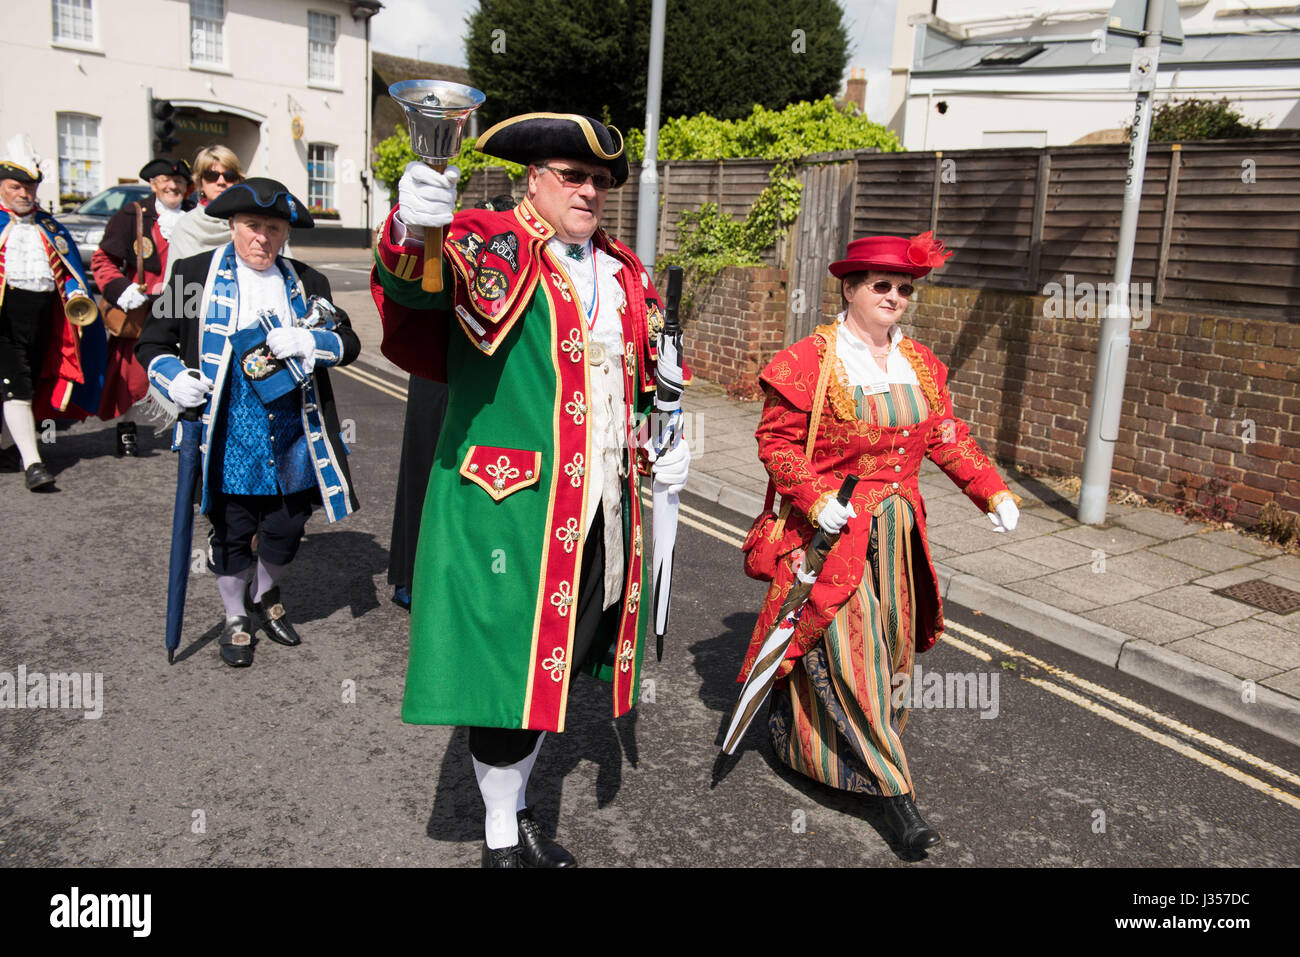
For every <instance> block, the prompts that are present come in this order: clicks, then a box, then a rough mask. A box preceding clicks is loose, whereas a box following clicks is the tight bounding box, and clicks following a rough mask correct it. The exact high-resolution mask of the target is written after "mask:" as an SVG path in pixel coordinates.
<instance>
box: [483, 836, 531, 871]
mask: <svg viewBox="0 0 1300 957" xmlns="http://www.w3.org/2000/svg"><path fill="white" fill-rule="evenodd" d="M483 866H484V867H485V868H490V867H523V866H524V864H523V861H522V860H521V859H520V854H519V845H518V844H514V845H511V846H510V847H499V848H496V849H493V848H490V847H488V846H487V842H486V841H484V842H483Z"/></svg>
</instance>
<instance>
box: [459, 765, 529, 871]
mask: <svg viewBox="0 0 1300 957" xmlns="http://www.w3.org/2000/svg"><path fill="white" fill-rule="evenodd" d="M471 760H472V761H473V762H474V776H475V777H476V778H478V789H479V793H481V794H482V795H483V806H484V808H486V809H487V818H486V820H485V821H484V824H483V832H484V837H485V838H486V839H487V846H488V847H490V848H492V849H493V850H496V849H497V848H501V847H513V846H514V845H515V844H518V843H519V822H518V820H517V819H516V817H515V807H516V805H517V804H518V803H519V800H520V796H521V795H522V794H523V793H524V785H525V784H527V781H526V779H525V777H524V774H523V771H522V769H523V767H524V766H525V765H526V764H529V763H530V758H524V759H523V760H522V761H518V762H516V763H514V764H507V765H506V766H505V767H503V768H498V767H493V766H492V765H490V764H484V763H483V762H482V761H480V760H479V759H478V758H471Z"/></svg>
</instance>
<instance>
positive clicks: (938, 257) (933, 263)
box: [907, 229, 952, 269]
mask: <svg viewBox="0 0 1300 957" xmlns="http://www.w3.org/2000/svg"><path fill="white" fill-rule="evenodd" d="M951 255H952V252H951V251H949V250H947V249H945V248H944V245H943V240H942V239H935V238H934V230H932V229H931V230H928V231H927V232H924V233H921V235H919V236H913V237H912V238H911V239H910V240H908V243H907V261H908V262H910V263H912V264H913V265H914V266H924V267H925V268H927V269H937V268H938V267H939V266H942V265H943V264H944V263H946V262H947V261H948V257H949V256H951Z"/></svg>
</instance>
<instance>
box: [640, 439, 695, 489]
mask: <svg viewBox="0 0 1300 957" xmlns="http://www.w3.org/2000/svg"><path fill="white" fill-rule="evenodd" d="M649 455H650V461H651V462H653V463H654V466H653V467H652V468H651V469H650V474H651V475H653V476H654V480H655V484H656V486H665V487H666V491H667V492H668V493H669V494H670V495H671V494H673V493H675V492H680V491H681V490H682V489H684V488H685V487H686V476H687V474H688V473H689V472H690V470H691V447H690V446H689V445H687V444H686V439H685V438H680V439H678V440H677V444H676V445H675V446H673V447H672V448H671V449H667V450H665V452H664V454H663V455H660V456H658V457H656V456H655V450H654V446H651V447H650V450H649Z"/></svg>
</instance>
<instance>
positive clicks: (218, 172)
mask: <svg viewBox="0 0 1300 957" xmlns="http://www.w3.org/2000/svg"><path fill="white" fill-rule="evenodd" d="M222 178H224V179H225V181H226V182H227V183H232V184H233V183H238V182H239V181H240V180H242V179H243V178H244V177H242V176H240V175H239V174H238V173H232V172H230V171H229V170H224V169H205V170H204V171H203V182H205V183H215V182H216V181H217V180H219V179H222Z"/></svg>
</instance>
